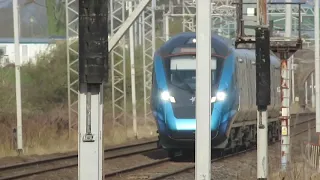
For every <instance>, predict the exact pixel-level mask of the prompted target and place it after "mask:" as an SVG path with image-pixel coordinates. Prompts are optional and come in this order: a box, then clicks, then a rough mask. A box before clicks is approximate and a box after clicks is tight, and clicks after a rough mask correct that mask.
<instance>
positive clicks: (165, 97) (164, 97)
mask: <svg viewBox="0 0 320 180" xmlns="http://www.w3.org/2000/svg"><path fill="white" fill-rule="evenodd" d="M161 99H162V100H164V101H170V102H172V103H175V102H176V99H175V98H174V97H173V96H171V95H170V93H169V92H168V91H163V92H162V93H161Z"/></svg>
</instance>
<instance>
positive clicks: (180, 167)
mask: <svg viewBox="0 0 320 180" xmlns="http://www.w3.org/2000/svg"><path fill="white" fill-rule="evenodd" d="M311 115H314V114H312V113H311V114H300V115H296V116H297V118H298V116H302V117H303V118H306V116H311ZM292 117H295V116H294V115H293V116H292ZM312 120H314V118H311V119H310V118H309V119H307V120H304V121H301V122H298V123H296V124H294V123H293V125H292V126H295V125H302V124H306V123H307V122H310V121H312ZM305 131H307V130H304V131H303V132H305ZM303 132H300V133H299V134H301V133H303ZM297 135H298V134H297ZM254 149H255V148H252V149H248V150H245V151H240V152H238V153H236V154H230V155H224V156H219V157H218V156H217V157H214V159H213V161H219V160H221V159H225V158H228V157H233V156H236V155H238V154H242V153H245V152H248V151H251V150H254ZM157 150H158V151H162V150H159V149H158V148H157V141H156V140H151V141H145V142H141V143H136V144H131V145H128V146H118V147H115V148H110V149H106V150H105V160H112V159H118V158H123V157H127V158H128V160H130V157H133V156H135V155H138V154H142V153H145V152H154V153H157V152H156V151H157ZM77 160H78V156H77V154H72V155H65V156H59V157H55V158H50V159H42V160H40V161H33V162H26V163H19V164H14V165H9V166H2V167H0V180H9V179H19V178H26V177H30V176H33V175H39V174H43V173H46V172H54V171H58V170H62V169H67V168H73V167H77V165H78V161H77ZM138 164H139V165H135V166H131V167H128V168H121V169H120V170H115V171H112V172H107V173H105V177H106V178H108V179H119V178H120V179H122V178H123V176H129V175H130V176H131V178H134V179H159V178H160V179H161V178H164V177H168V176H172V175H174V174H178V173H182V172H184V171H188V170H190V169H192V168H194V163H191V162H185V163H175V162H171V161H170V159H169V158H168V157H165V158H162V159H160V160H155V161H152V162H148V163H144V164H143V163H138ZM172 167H174V168H172ZM164 168H170V169H171V170H175V171H170V173H164V174H157V173H156V172H159V171H158V170H159V169H162V170H163V169H164ZM140 172H144V173H142V174H141V173H140ZM145 172H149V173H148V174H147V175H146V173H145ZM152 172H154V173H152ZM160 172H161V171H160ZM139 174H140V175H139Z"/></svg>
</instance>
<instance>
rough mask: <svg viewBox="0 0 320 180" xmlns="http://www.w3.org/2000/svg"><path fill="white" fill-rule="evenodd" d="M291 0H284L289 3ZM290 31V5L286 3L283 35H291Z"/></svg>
mask: <svg viewBox="0 0 320 180" xmlns="http://www.w3.org/2000/svg"><path fill="white" fill-rule="evenodd" d="M290 2H291V0H286V3H290ZM291 31H292V5H291V4H286V16H285V37H291Z"/></svg>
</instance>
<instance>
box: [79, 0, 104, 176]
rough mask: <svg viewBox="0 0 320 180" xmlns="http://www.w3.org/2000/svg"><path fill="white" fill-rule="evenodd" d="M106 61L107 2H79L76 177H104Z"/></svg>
mask: <svg viewBox="0 0 320 180" xmlns="http://www.w3.org/2000/svg"><path fill="white" fill-rule="evenodd" d="M107 62H108V1H105V0H95V1H92V2H91V1H79V118H78V119H79V122H78V124H79V129H78V132H79V138H78V179H79V180H88V179H96V180H103V179H104V178H103V160H104V157H103V156H104V153H103V152H104V151H103V150H104V147H103V82H104V80H105V79H107V76H106V74H107V64H108V63H107Z"/></svg>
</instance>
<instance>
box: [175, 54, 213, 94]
mask: <svg viewBox="0 0 320 180" xmlns="http://www.w3.org/2000/svg"><path fill="white" fill-rule="evenodd" d="M211 69H212V71H211V81H212V85H214V84H215V82H216V74H217V59H216V58H215V57H212V59H211ZM169 71H170V72H169V78H170V79H169V80H170V82H171V84H173V85H175V86H177V87H179V88H182V89H185V88H188V89H192V90H193V91H194V90H195V89H196V57H195V56H177V57H172V58H171V59H170V68H169Z"/></svg>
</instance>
